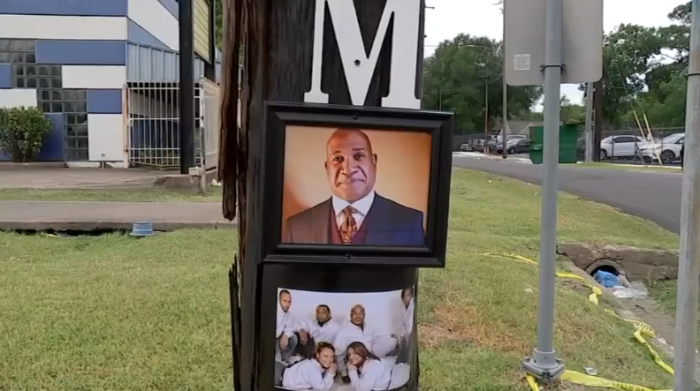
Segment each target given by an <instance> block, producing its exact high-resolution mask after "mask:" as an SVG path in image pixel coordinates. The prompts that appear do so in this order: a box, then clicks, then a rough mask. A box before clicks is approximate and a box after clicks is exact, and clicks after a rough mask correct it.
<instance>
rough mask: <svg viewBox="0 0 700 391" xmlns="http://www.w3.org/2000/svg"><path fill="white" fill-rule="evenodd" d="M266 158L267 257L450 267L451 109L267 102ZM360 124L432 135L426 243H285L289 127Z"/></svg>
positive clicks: (291, 260)
mask: <svg viewBox="0 0 700 391" xmlns="http://www.w3.org/2000/svg"><path fill="white" fill-rule="evenodd" d="M264 110H265V124H264V129H263V131H264V135H263V139H264V148H263V151H264V152H263V156H262V158H263V160H262V163H261V165H262V167H261V168H262V178H261V179H262V182H261V184H262V186H261V187H262V188H261V191H262V193H263V195H262V197H263V198H262V199H263V205H262V211H261V215H262V222H263V224H262V232H264V233H265V234H263V235H261V237H262V240H261V242H262V243H261V247H262V255H263V257H262V259H263V260H262V261H263V262H266V263H324V264H336V265H349V264H363V265H395V266H408V267H444V266H445V255H446V246H447V244H446V242H447V223H448V213H449V191H450V176H451V167H452V152H451V144H452V133H453V127H454V117H453V115H452V114H451V113H445V112H434V111H424V110H408V109H394V108H375V107H358V106H342V105H326V104H309V103H287V102H284V103H282V102H265V108H264ZM293 125H296V126H310V127H313V126H317V127H339V128H343V127H345V128H360V129H368V130H382V131H392V130H395V131H401V132H421V133H429V134H431V142H432V144H431V162H430V180H429V195H428V208H427V219H426V220H427V224H426V230H425V239H426V240H425V241H426V245H425V246H424V247H399V246H386V247H385V246H366V245H350V246H347V245H331V244H291V243H284V242H283V241H282V213H283V211H282V204H283V196H284V195H283V190H284V165H285V140H286V127H287V126H293Z"/></svg>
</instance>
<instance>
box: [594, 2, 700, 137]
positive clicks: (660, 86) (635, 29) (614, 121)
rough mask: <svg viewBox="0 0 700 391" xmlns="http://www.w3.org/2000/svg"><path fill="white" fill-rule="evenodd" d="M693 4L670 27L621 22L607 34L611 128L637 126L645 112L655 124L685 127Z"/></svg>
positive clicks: (606, 96)
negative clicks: (686, 78)
mask: <svg viewBox="0 0 700 391" xmlns="http://www.w3.org/2000/svg"><path fill="white" fill-rule="evenodd" d="M691 8H692V7H691V3H690V2H688V3H685V4H682V5H679V6H678V7H676V8H675V9H674V10H673V11H672V12H671V13H670V14H669V15H668V18H669V19H670V21H672V22H674V23H673V24H671V25H669V26H664V27H655V28H648V27H643V26H637V25H621V26H620V27H618V28H617V29H616V30H615V31H613V32H611V33H609V34H607V35H606V37H605V48H604V51H603V53H604V54H603V64H604V69H603V79H602V84H603V118H604V121H605V123H606V124H607V125H608V127H631V128H636V127H637V126H638V124H637V120H636V118H637V117H642V116H643V115H646V117H647V118H648V120H649V123H650V125H651V126H652V127H656V126H682V125H683V113H684V111H685V98H684V97H685V90H686V86H685V83H684V82H683V77H682V75H683V74H684V73H685V72H686V70H687V67H688V52H689V46H690V13H691ZM581 89H582V90H583V89H585V86H581ZM642 125H643V126H645V125H646V124H644V123H643V124H642Z"/></svg>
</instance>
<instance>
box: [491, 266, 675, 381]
mask: <svg viewBox="0 0 700 391" xmlns="http://www.w3.org/2000/svg"><path fill="white" fill-rule="evenodd" d="M482 255H483V256H487V257H494V258H505V259H511V260H515V261H518V262H521V263H526V264H528V265H533V266H539V264H538V263H537V262H535V261H533V260H532V259H529V258H525V257H523V256H521V255H518V254H513V253H505V252H488V253H485V254H482ZM556 276H557V277H559V278H568V279H572V280H578V281H580V282H582V283H583V284H584V285H585V286H586V287H588V288H589V289H590V290H591V294H590V295H589V296H588V300H590V301H591V302H593V303H595V304H596V305H598V304H599V301H598V296H601V295H602V294H603V291H602V289H600V288H599V287H597V286H595V285H592V284H591V283H589V282H588V281H587V280H586V279H585V278H583V277H581V276H579V275H577V274H573V273H564V272H557V273H556ZM604 311H605V312H607V313H608V314H610V315H613V316H615V317H616V318H618V319H621V320H624V321H625V322H627V323H630V324H631V325H633V326H634V328H635V331H634V338H635V339H636V340H637V341H638V342H639V343H641V344H642V345H643V346H644V347H646V348H647V350H648V351H649V354H650V355H651V358H652V359H653V360H654V362H655V363H656V364H657V365H659V366H660V367H661V368H663V369H664V370H665V371H666V372H668V373H670V374H671V375H673V368H672V367H671V366H669V365H668V364H666V363H665V362H664V360H663V359H662V358H661V356H660V355H659V354H658V353H657V352H656V350H654V348H653V347H652V346H651V345H650V344H649V343H648V342H647V341H646V339H644V335H646V336H647V337H649V338H656V332H655V331H654V329H653V328H652V327H651V326H649V325H648V324H646V323H644V322H640V321H638V320H633V319H627V318H623V317H622V316H620V315H618V314H617V313H615V312H614V311H612V310H610V309H605V310H604ZM525 379H526V380H527V383H528V385H529V386H530V388H531V389H532V391H540V387H539V386H538V385H537V382H536V381H535V379H534V378H533V377H532V376H530V375H527V376H526V377H525ZM561 379H562V380H567V381H570V382H572V383H576V384H580V385H583V386H589V387H601V388H613V389H617V390H623V391H663V390H652V389H650V388H646V387H642V386H637V385H634V384H627V383H620V382H615V381H612V380H607V379H603V378H600V377H596V376H590V375H586V374H583V373H580V372H574V371H564V373H563V374H562V376H561ZM668 391H671V390H668Z"/></svg>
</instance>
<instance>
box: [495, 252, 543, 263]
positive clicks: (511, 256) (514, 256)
mask: <svg viewBox="0 0 700 391" xmlns="http://www.w3.org/2000/svg"><path fill="white" fill-rule="evenodd" d="M482 255H483V256H485V257H493V258H506V259H514V260H516V261H519V262H522V263H527V264H529V265H533V266H538V265H539V264H538V263H537V262H535V261H533V260H532V259H529V258H525V257H523V256H520V255H518V254H511V253H502V252H495V253H493V252H488V253H486V254H482Z"/></svg>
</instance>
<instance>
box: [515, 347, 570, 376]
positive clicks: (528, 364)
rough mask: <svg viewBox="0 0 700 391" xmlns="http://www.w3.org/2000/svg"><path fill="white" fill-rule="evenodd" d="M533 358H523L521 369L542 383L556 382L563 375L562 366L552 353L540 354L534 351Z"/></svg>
mask: <svg viewBox="0 0 700 391" xmlns="http://www.w3.org/2000/svg"><path fill="white" fill-rule="evenodd" d="M532 355H533V357H525V360H523V369H524V370H525V372H526V373H527V374H529V375H532V376H534V377H535V378H536V379H537V380H540V381H541V382H543V383H549V382H550V381H552V380H557V379H558V378H559V376H561V374H562V373H564V364H563V363H562V362H561V361H560V360H557V359H556V358H555V357H554V352H550V353H542V352H540V351H538V350H537V349H535V352H534V353H533V354H532Z"/></svg>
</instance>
